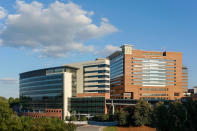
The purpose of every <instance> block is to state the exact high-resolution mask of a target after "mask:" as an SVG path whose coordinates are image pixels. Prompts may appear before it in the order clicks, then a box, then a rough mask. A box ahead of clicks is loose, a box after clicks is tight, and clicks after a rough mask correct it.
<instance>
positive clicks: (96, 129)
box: [77, 125, 103, 131]
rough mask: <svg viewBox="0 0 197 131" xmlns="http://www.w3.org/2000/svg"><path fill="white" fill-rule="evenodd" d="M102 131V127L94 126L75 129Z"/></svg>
mask: <svg viewBox="0 0 197 131" xmlns="http://www.w3.org/2000/svg"><path fill="white" fill-rule="evenodd" d="M102 129H103V127H102V126H94V125H87V126H80V127H77V131H102Z"/></svg>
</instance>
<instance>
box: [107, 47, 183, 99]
mask: <svg viewBox="0 0 197 131" xmlns="http://www.w3.org/2000/svg"><path fill="white" fill-rule="evenodd" d="M121 48H122V50H121V51H116V52H114V53H113V54H111V55H110V56H109V57H108V58H109V59H110V97H111V98H112V99H122V98H124V99H140V98H143V99H164V100H175V99H180V98H181V97H183V74H182V53H181V52H156V51H143V50H136V49H133V46H132V45H123V46H122V47H121ZM184 87H186V84H185V86H184Z"/></svg>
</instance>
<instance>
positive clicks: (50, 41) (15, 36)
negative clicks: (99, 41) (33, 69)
mask: <svg viewBox="0 0 197 131" xmlns="http://www.w3.org/2000/svg"><path fill="white" fill-rule="evenodd" d="M16 9H17V12H18V13H17V14H9V15H8V18H7V20H6V26H4V29H3V30H2V31H1V34H0V39H1V40H0V41H1V44H3V45H4V46H11V47H25V48H31V49H32V50H33V51H35V52H40V53H41V54H42V55H43V56H52V57H64V56H66V55H67V53H68V52H72V51H78V52H93V51H94V46H93V45H85V44H84V43H85V42H86V41H87V40H90V39H93V38H98V37H101V36H105V35H107V34H110V33H113V32H117V31H118V29H117V28H116V27H114V26H113V25H111V24H110V23H109V21H108V20H107V19H106V18H102V19H101V23H100V25H99V26H98V25H95V24H93V23H92V19H91V18H90V16H91V15H93V14H94V12H93V11H90V12H88V11H85V10H83V9H81V7H80V6H78V5H76V4H74V3H67V4H64V3H61V2H58V1H56V2H54V3H52V4H50V5H49V7H47V8H44V7H43V5H42V3H39V2H35V1H34V2H32V3H29V4H28V3H25V2H23V1H17V2H16Z"/></svg>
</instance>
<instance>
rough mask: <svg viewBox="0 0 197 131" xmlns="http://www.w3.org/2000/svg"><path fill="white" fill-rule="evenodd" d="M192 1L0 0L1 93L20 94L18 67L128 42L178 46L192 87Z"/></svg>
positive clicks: (72, 58) (80, 57)
mask: <svg viewBox="0 0 197 131" xmlns="http://www.w3.org/2000/svg"><path fill="white" fill-rule="evenodd" d="M196 5H197V1H196V0H190V1H185V0H173V1H172V0H165V1H164V0H124V1H121V0H107V1H106V0H72V1H71V0H69V1H68V0H59V1H54V0H47V1H46V0H38V1H36V2H35V1H32V0H26V1H25V2H24V1H19V0H18V1H14V0H6V1H5V0H2V1H0V7H1V8H0V32H1V34H0V45H1V46H0V60H1V62H0V96H5V97H10V96H13V97H18V91H19V87H18V84H17V83H18V75H19V73H20V72H25V71H29V70H34V69H39V68H45V67H51V66H59V65H62V64H65V63H72V62H79V61H87V60H94V59H95V58H97V57H103V56H105V55H108V54H109V53H110V51H114V50H116V49H117V48H118V47H119V46H121V45H122V44H128V43H129V44H133V45H134V46H135V48H136V49H143V50H152V51H161V48H165V49H166V50H167V51H177V52H182V53H183V64H185V65H186V66H187V67H188V68H189V88H192V87H193V86H195V85H197V80H196V78H197V73H196V72H197V68H196V67H197V61H196V49H197V44H196V43H197V25H196V24H197V13H196V12H197V8H196ZM62 7H64V8H66V9H67V10H60V8H62ZM66 11H68V12H66ZM1 12H4V14H5V15H3V14H2V13H1ZM67 13H68V15H65V14H67ZM59 14H61V15H59ZM19 15H20V17H18V16H19ZM70 32H72V33H70ZM92 34H93V35H92ZM16 36H17V37H16ZM18 36H19V37H18ZM40 37H42V38H45V39H42V38H40ZM70 43H72V45H70ZM59 47H62V48H59ZM98 50H101V52H99V51H98Z"/></svg>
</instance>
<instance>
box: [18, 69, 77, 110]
mask: <svg viewBox="0 0 197 131" xmlns="http://www.w3.org/2000/svg"><path fill="white" fill-rule="evenodd" d="M64 72H69V73H72V95H73V96H76V86H77V85H76V69H74V68H70V67H55V68H50V69H42V70H36V71H30V72H26V73H21V74H20V83H19V84H20V85H19V86H20V99H21V104H22V111H23V112H42V111H43V112H44V111H45V109H62V108H63V87H64Z"/></svg>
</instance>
